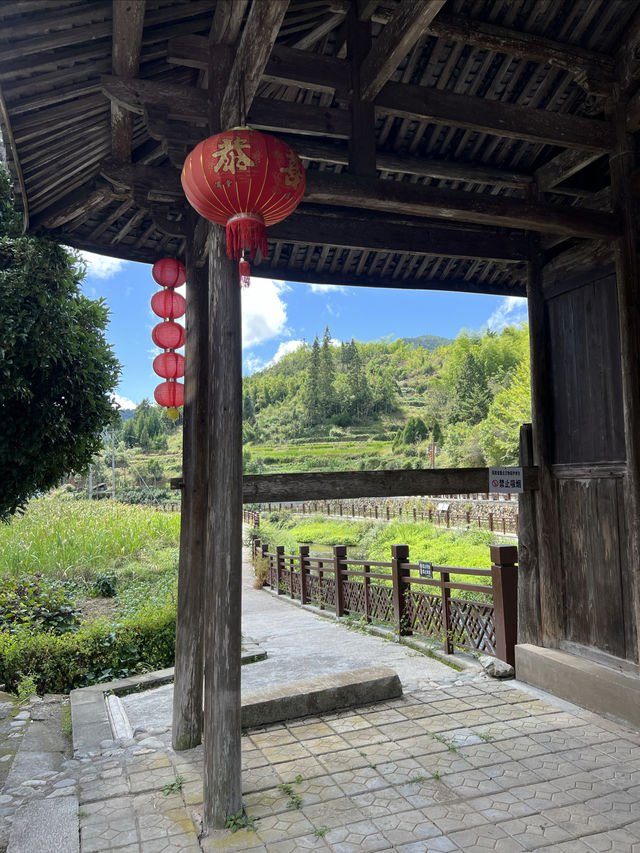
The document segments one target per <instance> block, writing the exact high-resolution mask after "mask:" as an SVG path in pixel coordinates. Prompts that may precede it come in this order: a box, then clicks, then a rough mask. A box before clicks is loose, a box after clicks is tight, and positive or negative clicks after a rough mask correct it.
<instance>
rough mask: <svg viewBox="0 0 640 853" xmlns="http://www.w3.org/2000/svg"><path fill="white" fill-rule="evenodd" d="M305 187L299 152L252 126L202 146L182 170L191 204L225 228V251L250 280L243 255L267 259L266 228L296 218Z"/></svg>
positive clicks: (207, 217)
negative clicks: (258, 254)
mask: <svg viewBox="0 0 640 853" xmlns="http://www.w3.org/2000/svg"><path fill="white" fill-rule="evenodd" d="M305 184H306V179H305V173H304V168H303V166H302V163H301V162H300V158H299V157H298V155H297V154H296V153H295V151H294V150H293V149H292V148H290V147H289V146H288V145H287V144H286V142H282V140H280V139H277V138H276V137H275V136H271V135H270V134H268V133H259V132H258V131H257V130H252V129H251V128H249V127H234V128H233V129H232V130H227V131H225V132H224V133H217V134H215V135H214V136H210V137H209V138H208V139H205V140H204V141H202V142H200V143H198V145H196V147H195V148H194V149H193V151H192V152H191V153H190V154H189V155H188V156H187V159H186V160H185V162H184V167H183V169H182V188H183V190H184V193H185V195H186V197H187V200H188V202H189V204H190V205H191V206H192V207H194V208H195V209H196V210H197V211H198V213H199V214H200V215H201V216H204V217H205V219H209V220H211V221H212V222H216V223H217V224H218V225H225V226H226V229H227V252H228V254H229V257H230V258H233V259H234V260H241V261H242V264H241V275H242V278H243V279H245V278H246V279H248V269H247V267H248V264H247V263H246V261H244V253H245V251H246V252H248V253H249V255H250V257H251V260H253V259H254V257H255V254H256V251H257V250H259V251H260V252H261V254H262V256H263V257H266V255H267V252H268V245H267V231H266V226H267V225H274V224H275V223H276V222H281V221H282V220H283V219H286V217H287V216H289V214H291V213H293V211H294V210H295V209H296V207H297V206H298V205H299V204H300V201H301V199H302V196H303V194H304V189H305ZM243 267H244V270H243ZM242 284H243V285H247V284H248V280H246V281H245V280H243V281H242Z"/></svg>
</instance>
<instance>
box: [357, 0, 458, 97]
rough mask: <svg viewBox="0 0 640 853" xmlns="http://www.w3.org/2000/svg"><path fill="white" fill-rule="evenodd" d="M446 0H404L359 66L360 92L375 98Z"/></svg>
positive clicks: (362, 94)
mask: <svg viewBox="0 0 640 853" xmlns="http://www.w3.org/2000/svg"><path fill="white" fill-rule="evenodd" d="M444 3H445V0H422V2H420V3H416V2H415V0H401V2H400V3H399V4H398V7H397V8H396V10H395V12H394V13H393V17H392V18H391V20H390V21H389V23H388V24H387V26H386V27H385V28H384V30H383V31H382V33H381V34H380V35H379V36H378V38H377V39H376V41H375V42H374V44H373V46H372V48H371V50H370V51H369V53H368V55H367V56H366V57H365V59H364V61H363V63H362V66H361V68H360V94H361V97H362V100H363V101H372V100H373V99H374V98H375V97H376V95H378V93H379V92H380V90H381V89H382V87H383V86H384V84H385V83H386V82H387V80H389V79H390V77H391V75H392V74H393V72H394V71H395V70H396V69H397V67H398V65H399V64H400V63H401V62H402V60H403V59H404V57H405V56H406V55H407V54H408V53H409V51H410V50H411V48H412V47H413V46H414V44H415V43H416V42H417V41H418V39H419V38H420V37H421V36H422V35H423V34H424V33H425V31H426V29H427V28H428V26H429V24H431V22H432V21H433V19H434V18H435V16H436V15H437V14H438V12H439V11H440V9H442V7H443V6H444Z"/></svg>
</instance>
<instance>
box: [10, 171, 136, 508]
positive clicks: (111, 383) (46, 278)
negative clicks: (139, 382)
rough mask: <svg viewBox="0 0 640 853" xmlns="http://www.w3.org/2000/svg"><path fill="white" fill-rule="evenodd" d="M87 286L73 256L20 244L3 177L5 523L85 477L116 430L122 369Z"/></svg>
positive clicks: (31, 242) (36, 242)
mask: <svg viewBox="0 0 640 853" xmlns="http://www.w3.org/2000/svg"><path fill="white" fill-rule="evenodd" d="M83 277H84V272H83V270H82V269H81V268H80V265H79V264H78V262H77V260H76V258H75V257H74V256H73V254H72V253H71V252H69V251H68V250H67V249H65V248H63V247H62V246H59V245H58V244H56V243H54V242H52V241H51V240H49V239H47V238H45V237H33V236H21V233H20V221H19V217H18V216H17V214H16V211H15V210H14V208H13V204H12V199H11V190H10V186H9V181H8V177H7V175H6V172H4V171H3V170H1V169H0V419H1V422H2V429H1V430H0V461H1V464H2V472H3V477H2V484H1V485H0V519H3V520H7V519H8V518H9V516H11V515H12V514H13V513H15V512H16V510H18V509H19V508H21V507H23V506H24V504H25V503H26V501H27V500H28V499H29V498H30V497H31V496H32V495H34V494H36V493H37V492H41V491H45V490H48V489H50V488H51V487H53V486H55V485H57V483H58V482H59V481H60V479H61V478H62V477H63V476H64V475H65V474H67V473H69V472H71V471H74V470H75V471H80V470H82V469H84V468H85V467H86V466H87V465H88V464H89V462H90V461H91V457H92V456H93V455H94V454H95V453H97V452H98V451H99V450H100V448H101V437H100V433H101V431H102V430H103V428H104V427H105V426H107V425H108V424H109V423H111V422H112V419H113V416H114V410H113V407H112V405H111V394H112V392H113V391H114V389H115V387H116V384H117V381H118V375H119V371H120V366H119V364H118V361H117V360H116V358H115V356H114V354H113V352H112V350H111V347H110V346H109V345H108V344H107V341H106V338H105V329H106V325H107V320H108V309H107V306H106V304H105V303H104V301H103V300H91V299H88V298H87V297H86V296H84V294H82V293H81V291H80V283H81V281H82V279H83Z"/></svg>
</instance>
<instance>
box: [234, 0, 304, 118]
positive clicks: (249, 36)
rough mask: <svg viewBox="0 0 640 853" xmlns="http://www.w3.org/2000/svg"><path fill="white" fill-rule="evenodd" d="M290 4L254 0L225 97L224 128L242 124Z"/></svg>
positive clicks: (284, 1) (285, 0) (279, 1)
mask: <svg viewBox="0 0 640 853" xmlns="http://www.w3.org/2000/svg"><path fill="white" fill-rule="evenodd" d="M288 5H289V0H270V2H269V3H264V2H262V0H254V2H253V5H252V7H251V10H250V12H249V15H248V17H247V20H246V23H245V25H244V28H243V30H242V36H241V38H240V44H239V45H238V50H237V53H236V58H235V61H234V63H233V67H232V69H231V74H230V75H229V80H228V81H227V84H226V89H225V93H224V96H223V98H222V105H221V107H220V123H221V126H222V127H223V128H227V127H233V126H234V125H237V124H240V120H241V118H242V116H241V114H240V113H241V110H242V109H243V108H244V110H245V111H246V112H248V110H249V108H250V107H251V104H252V103H253V99H254V97H255V94H256V92H257V90H258V86H259V84H260V79H261V77H262V73H263V71H264V69H265V66H266V64H267V61H268V59H269V55H270V53H271V49H272V47H273V45H274V43H275V40H276V37H277V35H278V32H279V31H280V27H281V25H282V20H283V18H284V16H285V12H286V11H287V7H288Z"/></svg>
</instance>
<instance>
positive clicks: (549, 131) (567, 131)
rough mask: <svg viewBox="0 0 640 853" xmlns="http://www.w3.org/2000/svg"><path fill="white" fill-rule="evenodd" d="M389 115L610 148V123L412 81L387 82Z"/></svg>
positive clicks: (383, 105)
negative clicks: (420, 84) (474, 95)
mask: <svg viewBox="0 0 640 853" xmlns="http://www.w3.org/2000/svg"><path fill="white" fill-rule="evenodd" d="M375 103H376V108H377V109H378V110H379V111H380V112H381V113H383V114H385V115H394V116H399V117H401V118H408V119H415V118H418V119H421V120H423V121H432V122H437V123H439V124H446V125H451V126H453V127H461V128H464V129H466V130H475V131H478V132H479V133H491V134H495V135H497V136H506V137H509V138H512V139H524V140H527V141H528V142H541V143H545V144H551V145H560V146H563V147H567V148H579V149H581V150H584V151H598V152H600V153H603V152H606V151H610V150H611V146H612V145H613V133H612V130H611V125H610V123H609V122H606V121H597V120H595V119H587V118H582V117H580V116H569V115H564V114H562V113H553V112H550V111H549V110H539V109H532V108H531V107H525V106H521V105H519V104H505V103H502V102H501V101H491V100H488V99H486V98H474V97H470V96H468V95H459V94H457V93H456V92H448V91H443V90H440V89H434V88H428V87H426V86H414V85H410V84H408V83H387V85H386V86H385V87H384V89H383V90H382V92H381V93H380V94H379V95H378V97H377V98H376V102H375Z"/></svg>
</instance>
